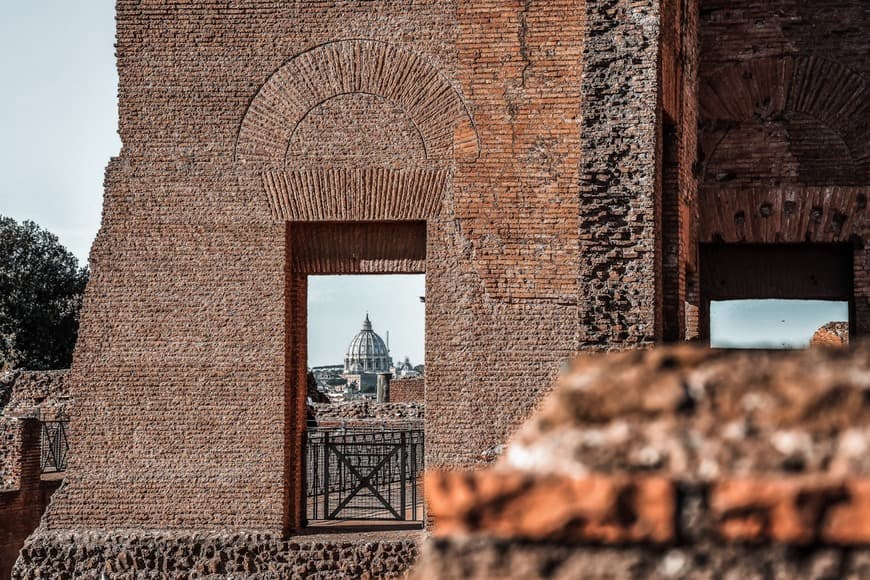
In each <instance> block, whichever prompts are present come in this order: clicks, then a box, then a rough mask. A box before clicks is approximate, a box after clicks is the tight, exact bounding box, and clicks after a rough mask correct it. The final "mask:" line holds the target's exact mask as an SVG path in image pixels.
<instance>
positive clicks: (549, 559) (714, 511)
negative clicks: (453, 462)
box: [416, 344, 870, 579]
mask: <svg viewBox="0 0 870 580" xmlns="http://www.w3.org/2000/svg"><path fill="white" fill-rule="evenodd" d="M868 354H870V344H864V345H863V347H859V348H857V349H855V350H852V351H849V350H847V349H810V350H808V351H804V352H799V353H789V354H784V353H783V354H778V355H772V354H763V353H762V354H758V353H756V354H746V353H727V352H722V351H719V352H716V351H710V350H700V349H697V350H696V349H691V348H688V347H681V348H680V349H654V350H650V351H646V352H642V351H636V352H631V353H620V354H618V355H608V356H607V357H601V356H598V357H586V358H581V359H579V360H578V361H577V362H576V363H575V365H574V368H573V369H572V371H571V372H570V373H566V374H565V376H563V377H562V378H560V380H559V381H558V385H557V387H556V389H555V391H554V393H553V395H552V396H551V398H550V399H548V400H547V401H546V402H545V403H544V404H543V405H542V408H541V410H540V412H539V413H538V414H537V416H536V417H534V418H533V419H532V420H530V421H529V422H528V423H527V424H526V425H525V426H524V427H523V428H522V429H521V430H520V431H519V433H518V435H517V436H516V437H515V439H514V440H513V441H512V442H511V443H510V444H509V445H508V447H507V449H506V451H505V453H504V454H503V456H502V457H501V459H500V460H499V463H498V464H497V465H496V466H494V467H493V468H491V469H488V470H486V471H477V472H467V473H457V472H450V473H440V474H439V473H436V474H430V475H429V477H427V481H426V489H427V498H428V501H429V513H430V515H432V516H433V517H434V519H435V525H434V532H435V535H436V537H435V538H433V539H431V540H430V541H428V542H427V544H426V547H425V548H424V556H423V561H422V563H421V567H420V569H419V570H418V573H417V576H416V577H419V578H452V577H463V578H492V577H499V578H524V579H525V578H574V577H584V578H586V577H589V578H614V577H615V578H685V577H708V576H709V577H728V576H730V575H734V576H735V577H737V576H746V577H765V578H767V577H789V578H834V577H836V578H862V577H865V576H867V574H868V573H870V524H868V522H870V520H868V511H870V478H868V476H870V462H868V460H867V454H866V448H867V445H868V444H870V430H868V427H870V406H868V403H867V401H865V400H864V399H865V397H864V393H865V392H866V390H867V389H868V388H870V374H868V370H870V358H868ZM614 392H618V393H619V396H617V397H615V396H613V393H614Z"/></svg>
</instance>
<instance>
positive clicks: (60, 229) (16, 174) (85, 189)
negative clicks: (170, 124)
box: [0, 0, 121, 263]
mask: <svg viewBox="0 0 870 580" xmlns="http://www.w3.org/2000/svg"><path fill="white" fill-rule="evenodd" d="M114 42H115V20H114V1H113V0H86V1H70V0H28V1H26V2H13V1H12V0H0V70H2V71H3V81H2V90H0V176H2V179H0V214H2V215H6V216H9V217H13V218H15V219H16V220H18V221H22V220H25V219H30V220H33V221H35V222H37V223H38V224H40V225H41V226H43V227H44V228H46V229H48V230H49V231H51V232H53V233H54V234H56V235H57V236H58V237H59V238H60V241H61V242H62V243H63V244H64V245H65V246H67V247H68V248H69V249H70V250H71V251H72V252H73V253H74V254H75V255H76V257H78V258H79V261H80V262H82V263H84V262H86V261H87V256H88V252H89V251H90V247H91V243H92V242H93V240H94V237H95V236H96V234H97V229H98V228H99V225H100V212H101V207H102V199H103V173H104V171H105V167H106V164H107V163H108V161H109V158H110V157H112V156H113V155H117V154H118V152H119V151H120V147H121V140H120V139H119V138H118V134H117V124H118V121H117V119H118V107H117V92H118V79H117V74H116V72H115V62H114V59H115V57H114V51H115V50H114Z"/></svg>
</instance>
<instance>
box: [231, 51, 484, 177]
mask: <svg viewBox="0 0 870 580" xmlns="http://www.w3.org/2000/svg"><path fill="white" fill-rule="evenodd" d="M355 93H359V94H365V95H375V96H379V97H382V98H384V99H386V100H388V101H390V102H391V103H393V104H394V105H396V106H397V107H399V108H401V109H402V110H403V111H404V112H405V113H406V114H407V115H408V117H409V118H410V119H411V120H412V121H413V123H414V125H415V126H416V127H417V130H418V131H419V132H420V136H421V139H422V141H423V143H424V145H425V149H426V158H427V161H428V162H429V164H430V165H431V166H446V165H449V164H450V163H451V162H452V161H453V160H454V159H468V158H472V159H473V158H476V157H477V155H478V152H479V142H478V136H477V131H476V128H475V126H474V121H473V119H472V118H471V114H470V111H469V109H468V107H467V106H466V105H465V103H464V102H463V100H462V97H461V95H460V94H459V92H458V91H457V90H456V89H455V88H454V87H453V85H452V84H451V83H450V82H449V81H448V80H447V79H446V78H445V77H444V75H442V74H441V72H440V71H439V70H438V69H437V68H436V67H434V66H433V65H432V64H431V63H430V62H429V61H428V60H426V59H425V58H424V57H423V56H421V55H419V54H416V53H414V52H411V51H410V50H407V49H405V48H402V47H399V46H396V45H394V44H390V43H387V42H382V41H375V40H339V41H333V42H328V43H325V44H321V45H318V46H315V47H314V48H311V49H309V50H306V51H305V52H302V53H300V54H298V55H296V56H294V57H293V58H291V59H290V60H289V61H287V62H286V63H285V64H284V65H283V66H281V68H279V69H278V70H277V71H276V72H275V73H274V74H273V75H272V76H271V77H270V78H269V80H267V81H266V83H265V84H264V85H263V86H262V88H261V89H260V90H259V92H258V93H257V95H256V96H255V97H254V99H253V100H252V102H251V104H250V106H249V107H248V110H247V111H246V113H245V116H244V119H243V120H242V124H241V127H240V130H239V135H238V139H237V142H236V152H235V154H236V159H237V160H238V161H239V162H241V163H243V164H252V165H255V166H261V167H266V168H269V169H272V170H276V169H283V168H284V157H285V153H286V150H287V145H288V143H289V142H290V139H291V137H292V135H293V134H294V133H295V131H296V129H297V127H298V126H299V124H300V123H301V122H302V120H303V119H304V118H305V117H306V116H307V115H308V114H309V113H310V112H311V111H312V110H313V109H314V108H316V107H317V106H319V105H320V104H322V103H324V102H327V101H328V100H330V99H332V98H334V97H336V96H340V95H347V94H355Z"/></svg>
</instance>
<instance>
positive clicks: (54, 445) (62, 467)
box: [39, 420, 69, 473]
mask: <svg viewBox="0 0 870 580" xmlns="http://www.w3.org/2000/svg"><path fill="white" fill-rule="evenodd" d="M68 423H69V421H66V420H61V421H43V422H42V442H41V447H42V453H41V457H40V462H39V463H40V467H41V469H42V473H55V472H60V471H66V456H67V453H68V452H69V441H68V440H67V438H66V426H67V424H68Z"/></svg>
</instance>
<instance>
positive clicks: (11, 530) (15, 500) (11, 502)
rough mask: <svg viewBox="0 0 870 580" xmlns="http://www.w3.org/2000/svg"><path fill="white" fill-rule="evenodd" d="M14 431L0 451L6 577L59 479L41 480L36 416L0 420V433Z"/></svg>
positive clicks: (0, 545)
mask: <svg viewBox="0 0 870 580" xmlns="http://www.w3.org/2000/svg"><path fill="white" fill-rule="evenodd" d="M8 433H14V435H13V436H12V445H10V446H9V447H8V448H7V449H5V450H4V451H5V453H0V461H3V462H5V465H4V464H3V463H0V466H4V467H6V470H7V472H8V473H7V475H8V474H11V475H12V477H11V480H10V479H7V480H6V481H4V482H0V483H3V484H4V485H2V486H0V578H9V577H10V574H11V572H12V565H13V564H14V563H15V560H16V558H17V557H18V552H19V550H21V547H22V546H23V545H24V540H25V539H26V538H27V536H29V535H30V534H31V533H32V532H33V530H35V529H36V526H37V525H38V524H39V518H40V517H41V516H42V513H43V511H45V507H46V505H47V504H48V500H49V498H50V497H51V494H52V493H53V492H54V490H55V489H57V486H58V485H59V484H60V481H57V480H55V481H45V482H43V481H41V480H40V476H41V470H40V434H41V427H40V423H39V421H38V420H37V419H34V418H29V419H7V418H2V419H0V436H3V437H4V441H3V443H4V446H5V444H6V443H7V441H6V437H5V435H4V434H8ZM2 455H5V457H4V456H2Z"/></svg>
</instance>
